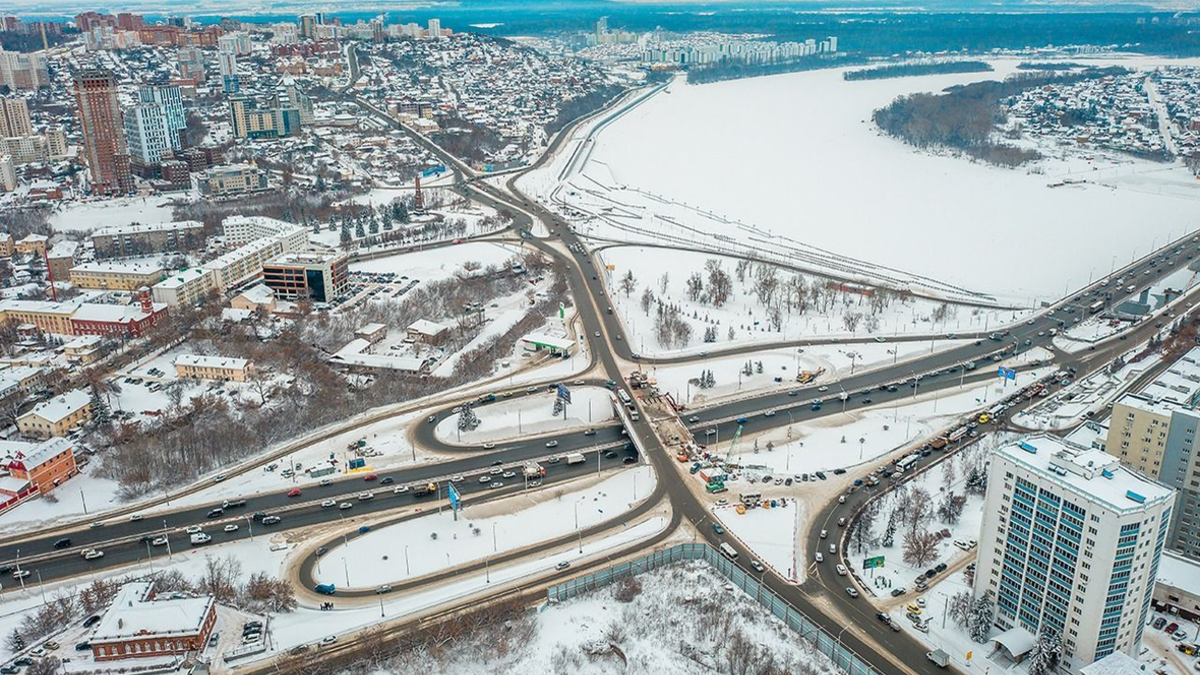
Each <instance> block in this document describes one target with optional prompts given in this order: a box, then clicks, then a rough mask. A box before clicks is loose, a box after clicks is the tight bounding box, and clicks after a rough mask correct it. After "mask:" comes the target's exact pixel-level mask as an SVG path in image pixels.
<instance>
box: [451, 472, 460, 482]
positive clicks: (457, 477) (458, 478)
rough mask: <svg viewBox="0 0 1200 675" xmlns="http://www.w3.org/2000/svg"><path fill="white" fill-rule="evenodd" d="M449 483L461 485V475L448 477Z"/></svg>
mask: <svg viewBox="0 0 1200 675" xmlns="http://www.w3.org/2000/svg"><path fill="white" fill-rule="evenodd" d="M450 482H451V483H461V482H463V477H462V475H461V474H455V475H453V476H450Z"/></svg>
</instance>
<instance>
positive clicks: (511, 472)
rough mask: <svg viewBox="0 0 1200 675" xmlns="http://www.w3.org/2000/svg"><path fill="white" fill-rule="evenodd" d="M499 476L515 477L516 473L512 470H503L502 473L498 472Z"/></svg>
mask: <svg viewBox="0 0 1200 675" xmlns="http://www.w3.org/2000/svg"><path fill="white" fill-rule="evenodd" d="M500 477H501V478H516V477H517V474H516V472H514V471H505V472H504V473H502V474H500Z"/></svg>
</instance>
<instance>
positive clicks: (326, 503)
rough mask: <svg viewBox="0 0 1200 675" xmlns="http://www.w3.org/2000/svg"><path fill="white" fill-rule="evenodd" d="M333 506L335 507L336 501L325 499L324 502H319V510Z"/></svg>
mask: <svg viewBox="0 0 1200 675" xmlns="http://www.w3.org/2000/svg"><path fill="white" fill-rule="evenodd" d="M334 506H337V501H335V500H333V499H326V500H325V501H323V502H321V508H323V509H328V508H332V507H334Z"/></svg>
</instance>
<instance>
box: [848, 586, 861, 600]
mask: <svg viewBox="0 0 1200 675" xmlns="http://www.w3.org/2000/svg"><path fill="white" fill-rule="evenodd" d="M846 595H848V596H850V597H852V598H857V597H858V590H857V589H856V588H854V587H852V586H847V587H846Z"/></svg>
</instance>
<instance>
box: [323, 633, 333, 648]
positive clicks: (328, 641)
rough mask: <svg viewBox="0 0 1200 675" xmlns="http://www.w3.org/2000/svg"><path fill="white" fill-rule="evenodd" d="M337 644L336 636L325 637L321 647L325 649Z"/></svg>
mask: <svg viewBox="0 0 1200 675" xmlns="http://www.w3.org/2000/svg"><path fill="white" fill-rule="evenodd" d="M335 642H337V636H336V635H326V636H325V637H323V638H321V646H322V647H325V646H328V645H331V644H333V643H335Z"/></svg>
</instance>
